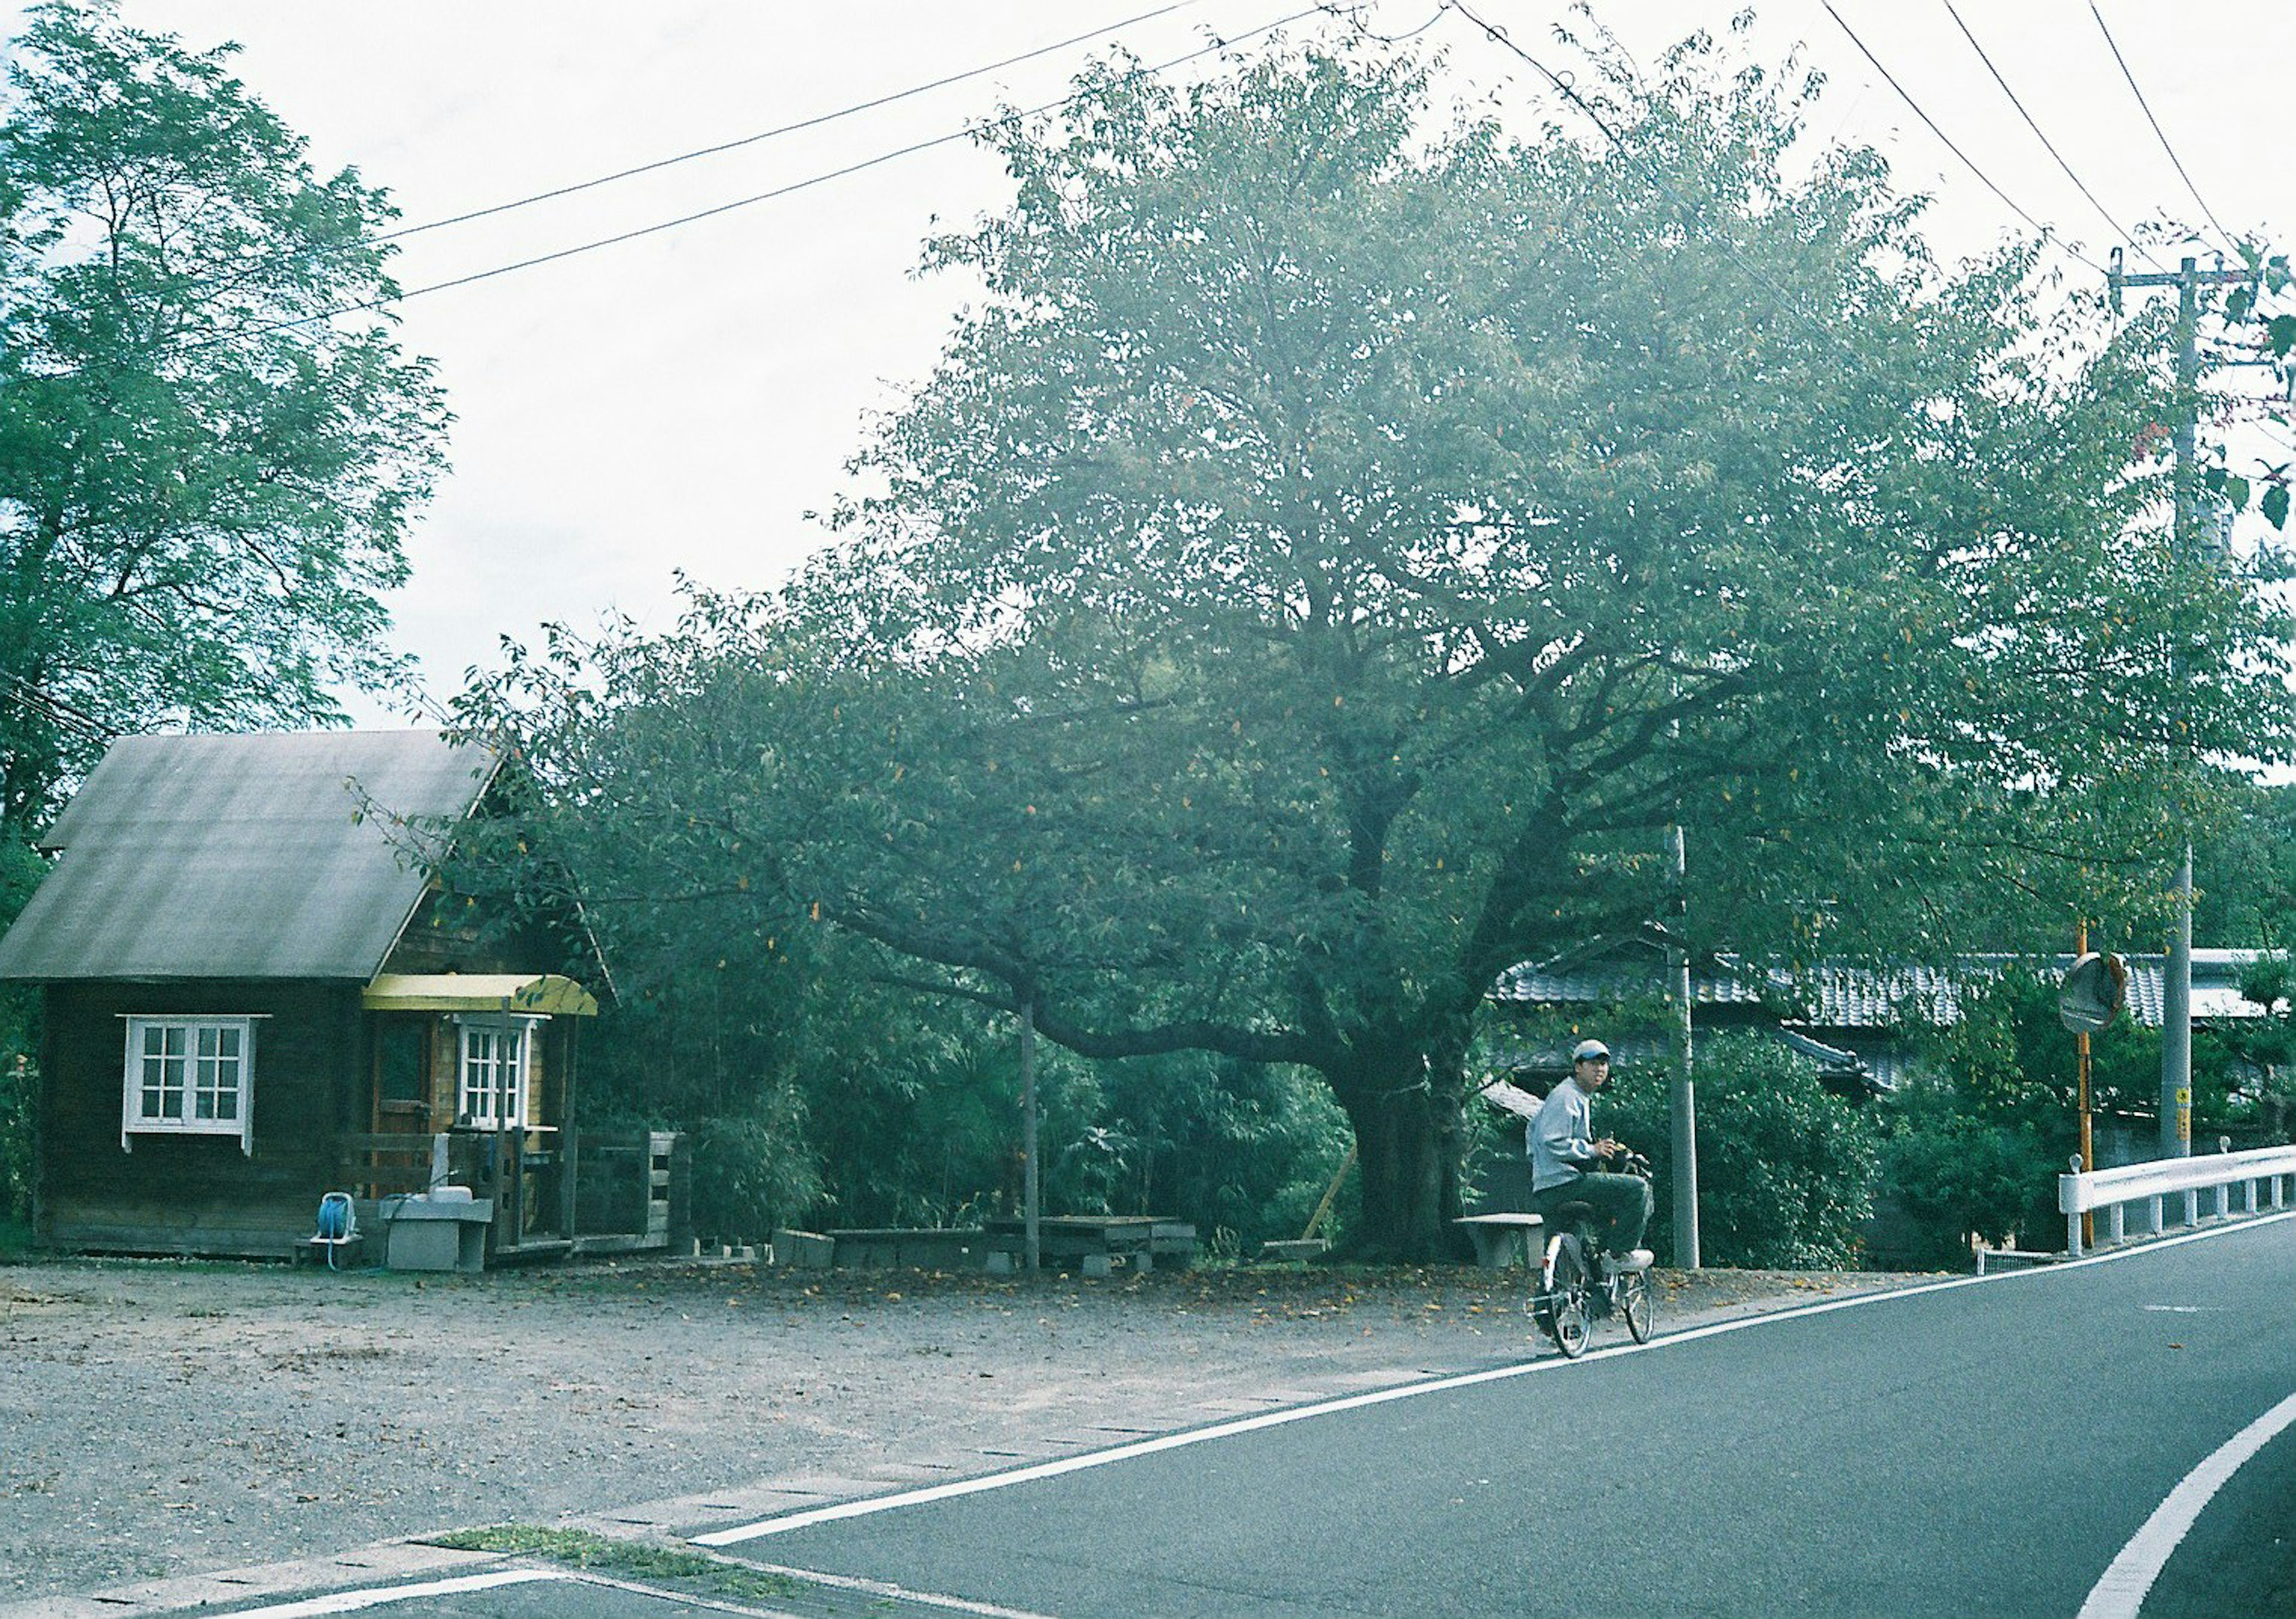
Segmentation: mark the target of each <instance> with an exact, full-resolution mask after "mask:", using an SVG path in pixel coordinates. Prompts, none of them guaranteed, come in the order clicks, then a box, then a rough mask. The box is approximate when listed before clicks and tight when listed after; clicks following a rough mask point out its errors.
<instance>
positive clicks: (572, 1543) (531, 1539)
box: [428, 1524, 820, 1603]
mask: <svg viewBox="0 0 2296 1619" xmlns="http://www.w3.org/2000/svg"><path fill="white" fill-rule="evenodd" d="M428 1543H429V1544H430V1545H433V1546H444V1547H447V1549H450V1550H456V1551H492V1552H500V1553H504V1554H506V1555H509V1556H512V1557H527V1558H548V1559H549V1560H550V1561H552V1562H553V1563H562V1564H564V1565H565V1566H568V1567H570V1568H594V1569H598V1570H601V1571H602V1572H604V1573H607V1574H619V1575H620V1576H621V1577H623V1578H624V1579H629V1580H650V1581H660V1580H668V1581H673V1582H677V1583H678V1584H679V1585H680V1586H681V1587H682V1588H684V1589H685V1590H693V1591H698V1592H700V1593H702V1594H705V1595H709V1596H714V1597H719V1598H725V1599H731V1600H734V1601H750V1602H775V1603H782V1602H787V1601H789V1600H790V1599H793V1598H795V1599H805V1598H808V1597H810V1596H812V1595H814V1594H815V1593H816V1591H817V1590H819V1589H820V1588H819V1587H817V1586H815V1585H813V1584H810V1583H808V1582H806V1581H803V1580H799V1579H796V1578H793V1577H791V1576H790V1575H787V1574H769V1573H764V1572H761V1571H758V1570H756V1569H752V1568H749V1567H747V1566H742V1565H741V1564H737V1563H731V1562H728V1561H726V1560H724V1559H721V1558H712V1557H706V1556H704V1555H702V1554H701V1553H700V1552H697V1551H690V1550H688V1549H685V1547H683V1546H664V1545H660V1544H659V1543H657V1542H653V1541H631V1540H621V1539H609V1538H607V1537H606V1536H604V1535H602V1534H595V1533H592V1532H591V1531H589V1530H586V1529H567V1528H562V1527H558V1526H554V1525H541V1524H493V1525H488V1526H486V1527H484V1528H480V1529H457V1530H454V1531H452V1532H451V1533H446V1534H439V1535H433V1536H432V1537H431V1538H430V1541H429V1542H428Z"/></svg>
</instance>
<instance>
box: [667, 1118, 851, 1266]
mask: <svg viewBox="0 0 2296 1619" xmlns="http://www.w3.org/2000/svg"><path fill="white" fill-rule="evenodd" d="M692 1145H693V1205H692V1209H693V1229H694V1230H695V1231H699V1232H701V1233H704V1234H706V1235H709V1236H714V1237H717V1238H721V1239H726V1240H739V1239H745V1238H746V1239H756V1240H760V1241H762V1240H763V1239H765V1238H767V1236H769V1235H771V1234H772V1232H773V1231H774V1230H775V1228H776V1227H779V1226H798V1227H800V1228H801V1227H802V1226H803V1225H804V1224H805V1216H806V1215H807V1214H808V1213H809V1212H810V1211H811V1210H812V1208H813V1207H814V1206H815V1205H816V1203H817V1202H818V1201H819V1200H820V1197H821V1170H820V1166H819V1165H818V1164H817V1163H816V1162H815V1160H814V1157H813V1154H812V1152H811V1150H810V1149H809V1146H808V1141H807V1138H806V1132H805V1128H804V1117H803V1104H802V1102H801V1100H800V1099H799V1097H798V1096H797V1095H796V1094H795V1093H794V1090H793V1088H792V1087H791V1086H788V1085H777V1086H774V1087H772V1088H770V1089H767V1091H766V1093H765V1095H764V1097H763V1098H762V1105H761V1106H757V1107H754V1108H752V1109H750V1110H746V1111H743V1112H741V1113H734V1114H720V1115H715V1116H708V1117H704V1118H703V1119H701V1121H700V1122H699V1124H697V1125H696V1126H695V1127H694V1129H693V1143H692Z"/></svg>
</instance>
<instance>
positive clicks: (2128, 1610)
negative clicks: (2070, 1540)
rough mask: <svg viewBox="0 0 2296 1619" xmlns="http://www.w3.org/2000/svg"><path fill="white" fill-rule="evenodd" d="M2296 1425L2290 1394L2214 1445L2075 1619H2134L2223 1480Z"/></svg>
mask: <svg viewBox="0 0 2296 1619" xmlns="http://www.w3.org/2000/svg"><path fill="white" fill-rule="evenodd" d="M2292 1422H2296V1394H2291V1395H2289V1396H2288V1398H2286V1399H2285V1400H2283V1401H2282V1402H2280V1403H2279V1404H2277V1405H2276V1406H2274V1407H2273V1408H2272V1409H2271V1410H2268V1411H2267V1412H2265V1413H2264V1415H2262V1416H2261V1417H2259V1418H2258V1419H2256V1420H2255V1421H2253V1422H2251V1423H2250V1424H2249V1425H2248V1426H2247V1427H2244V1428H2243V1429H2241V1430H2240V1432H2239V1433H2237V1434H2235V1435H2233V1436H2232V1437H2231V1438H2230V1439H2227V1440H2226V1441H2225V1442H2224V1443H2223V1444H2222V1445H2220V1446H2218V1449H2217V1451H2216V1452H2215V1454H2213V1455H2211V1456H2210V1458H2209V1459H2208V1460H2206V1461H2203V1462H2202V1463H2201V1465H2200V1466H2199V1467H2197V1468H2194V1469H2193V1470H2192V1471H2191V1472H2190V1473H2188V1474H2186V1475H2185V1482H2184V1483H2182V1484H2178V1485H2177V1487H2176V1488H2175V1489H2174V1490H2171V1491H2170V1492H2169V1499H2168V1500H2164V1501H2162V1502H2161V1504H2160V1506H2159V1507H2158V1508H2156V1509H2154V1510H2153V1516H2152V1517H2148V1518H2146V1519H2145V1520H2144V1527H2143V1528H2142V1529H2139V1530H2138V1531H2137V1532H2136V1537H2135V1538H2134V1539H2132V1540H2131V1541H2129V1542H2128V1545H2126V1546H2124V1547H2122V1548H2121V1549H2120V1556H2119V1557H2117V1558H2113V1559H2112V1566H2111V1567H2110V1568H2108V1569H2106V1570H2105V1571H2104V1577H2103V1579H2101V1580H2099V1581H2098V1582H2096V1588H2095V1590H2091V1591H2090V1592H2089V1594H2088V1600H2087V1601H2086V1602H2084V1603H2082V1604H2081V1610H2080V1615H2079V1619H2136V1610H2137V1609H2138V1608H2139V1607H2142V1606H2143V1605H2144V1597H2145V1593H2147V1592H2148V1591H2150V1590H2152V1589H2153V1581H2155V1580H2157V1579H2159V1578H2160V1577H2161V1569H2163V1568H2164V1567H2166V1566H2168V1563H2169V1554H2170V1553H2172V1552H2174V1551H2175V1550H2176V1549H2177V1547H2178V1546H2179V1545H2180V1544H2182V1543H2183V1541H2184V1539H2185V1535H2186V1534H2187V1533H2190V1532H2191V1530H2192V1527H2193V1525H2194V1523H2196V1522H2198V1521H2199V1518H2200V1516H2201V1511H2202V1509H2203V1508H2205V1507H2206V1506H2207V1505H2208V1504H2209V1501H2210V1499H2211V1498H2213V1497H2214V1496H2215V1494H2216V1492H2218V1490H2221V1489H2222V1488H2224V1486H2225V1482H2226V1480H2227V1479H2229V1478H2231V1477H2232V1476H2233V1475H2234V1474H2235V1473H2237V1472H2239V1471H2240V1468H2241V1464H2242V1463H2243V1462H2244V1461H2246V1460H2249V1458H2251V1457H2252V1456H2254V1455H2255V1454H2256V1453H2257V1452H2258V1451H2260V1450H2262V1449H2263V1448H2264V1447H2265V1446H2266V1445H2267V1444H2269V1443H2272V1441H2273V1439H2274V1437H2275V1436H2276V1435H2278V1434H2279V1433H2280V1431H2281V1430H2282V1429H2283V1428H2284V1427H2287V1426H2288V1425H2289V1424H2290V1423H2292Z"/></svg>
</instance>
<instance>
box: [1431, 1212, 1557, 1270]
mask: <svg viewBox="0 0 2296 1619" xmlns="http://www.w3.org/2000/svg"><path fill="white" fill-rule="evenodd" d="M1452 1223H1453V1224H1455V1225H1457V1226H1461V1227H1464V1229H1465V1231H1466V1233H1467V1236H1468V1238H1469V1239H1471V1240H1472V1242H1473V1243H1474V1245H1475V1263H1476V1264H1478V1265H1480V1266H1481V1267H1482V1268H1483V1269H1484V1270H1486V1271H1500V1270H1505V1268H1506V1267H1507V1266H1508V1265H1510V1264H1522V1265H1529V1264H1531V1263H1534V1262H1533V1260H1532V1258H1531V1255H1533V1254H1535V1253H1536V1252H1538V1240H1539V1239H1538V1236H1536V1235H1535V1233H1539V1232H1543V1231H1544V1230H1545V1228H1546V1221H1544V1220H1542V1219H1540V1218H1539V1217H1538V1215H1537V1214H1463V1215H1461V1216H1460V1217H1459V1218H1458V1219H1457V1220H1456V1221H1454V1222H1452Z"/></svg>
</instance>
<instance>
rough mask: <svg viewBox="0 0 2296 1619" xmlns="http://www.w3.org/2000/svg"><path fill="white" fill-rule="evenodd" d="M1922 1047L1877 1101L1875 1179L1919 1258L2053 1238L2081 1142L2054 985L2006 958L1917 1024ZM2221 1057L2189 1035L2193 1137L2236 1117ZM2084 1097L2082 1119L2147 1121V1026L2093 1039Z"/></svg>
mask: <svg viewBox="0 0 2296 1619" xmlns="http://www.w3.org/2000/svg"><path fill="white" fill-rule="evenodd" d="M2233 1055H2234V1054H2233V1052H2232V1051H2230V1050H2229V1049H2228V1048H2227V1045H2226V1041H2225V1039H2224V1037H2223V1036H2221V1035H2220V1034H2218V1033H2217V1032H2215V1031H2211V1030H2205V1029H2204V1030H2201V1031H2197V1032H2196V1034H2195V1036H2194V1042H2193V1116H2194V1132H2195V1133H2196V1134H2205V1133H2207V1132H2211V1131H2214V1130H2217V1129H2220V1128H2222V1127H2224V1126H2226V1124H2232V1123H2235V1122H2238V1120H2239V1119H2240V1117H2241V1113H2242V1109H2241V1108H2239V1107H2238V1106H2237V1105H2236V1099H2235V1074H2236V1071H2237V1070H2236V1067H2235V1062H2234V1061H2233ZM1923 1067H1924V1068H1925V1069H1926V1070H1927V1073H1926V1074H1925V1075H1917V1076H1916V1077H1915V1079H1914V1080H1913V1081H1911V1082H1910V1083H1907V1085H1905V1086H1904V1087H1903V1088H1902V1089H1901V1090H1900V1092H1899V1093H1898V1095H1896V1096H1894V1097H1891V1098H1890V1099H1889V1100H1887V1101H1886V1102H1884V1103H1882V1105H1881V1108H1882V1118H1883V1121H1884V1124H1885V1128H1886V1130H1887V1133H1888V1140H1887V1142H1886V1144H1885V1146H1884V1149H1883V1165H1884V1184H1885V1185H1886V1186H1887V1187H1888V1189H1889V1190H1890V1192H1891V1193H1892V1194H1893V1195H1894V1197H1895V1198H1897V1200H1898V1203H1899V1205H1900V1206H1902V1207H1903V1209H1904V1210H1905V1212H1906V1213H1907V1214H1908V1215H1909V1216H1910V1217H1911V1219H1912V1222H1913V1224H1914V1227H1915V1247H1916V1248H1917V1249H1918V1250H1919V1256H1920V1257H1921V1258H1923V1259H1924V1260H1925V1261H1927V1262H1929V1263H1939V1264H1956V1265H1961V1264H1966V1263H1969V1255H1970V1240H1971V1239H1972V1238H1981V1239H1984V1240H1985V1241H1986V1242H1987V1243H1989V1244H1992V1245H1995V1246H1999V1245H2002V1244H2005V1243H2009V1242H2012V1241H2014V1242H2015V1243H2016V1244H2017V1245H2018V1246H2021V1247H2039V1248H2054V1247H2058V1246H2059V1245H2061V1244H2062V1241H2063V1237H2064V1222H2063V1217H2062V1214H2059V1212H2058V1209H2057V1176H2058V1175H2060V1174H2061V1173H2063V1172H2064V1169H2065V1167H2066V1165H2067V1164H2068V1163H2069V1162H2070V1160H2071V1158H2072V1157H2074V1156H2075V1155H2076V1154H2077V1153H2078V1152H2079V1148H2080V1113H2079V1089H2080V1075H2079V1048H2078V1047H2077V1045H2076V1044H2075V1042H2074V1039H2073V1036H2072V1035H2071V1034H2068V1033H2066V1032H2065V1028H2064V1026H2063V1024H2062V1022H2060V1021H2059V1020H2058V1017H2057V988H2056V985H2054V983H2052V982H2050V981H2049V980H2047V979H2046V978H2044V977H2041V976H2039V975H2038V973H2036V972H2034V971H2033V970H2031V969H2026V968H2022V967H2015V968H2012V969H2009V970H2008V971H2006V972H2005V973H2004V974H2002V976H2001V977H1999V978H1998V979H1997V980H1996V981H1994V982H1993V983H1991V984H1989V985H1983V986H1981V987H1979V988H1974V989H1972V990H1969V991H1966V992H1964V995H1963V997H1962V1016H1961V1019H1960V1021H1959V1022H1957V1023H1956V1024H1954V1025H1952V1026H1949V1027H1947V1028H1942V1029H1932V1030H1931V1031H1929V1032H1928V1033H1927V1034H1925V1035H1924V1036H1923ZM2089 1095H2090V1107H2091V1111H2092V1116H2094V1117H2095V1118H2099V1119H2110V1118H2111V1117H2112V1116H2138V1117H2142V1118H2145V1119H2148V1120H2157V1118H2158V1117H2159V1108H2160V1096H2161V1036H2160V1034H2159V1032H2158V1031H2156V1030H2153V1029H2148V1028H2145V1027H2144V1026H2141V1025H2139V1024H2138V1023H2137V1022H2136V1020H2135V1019H2134V1018H2120V1019H2118V1020H2116V1021H2115V1022H2114V1023H2112V1025H2111V1026H2108V1027H2106V1028H2105V1029H2104V1030H2103V1032H2101V1033H2099V1034H2095V1035H2092V1036H2091V1037H2090V1076H2089ZM2251 1106H2252V1103H2251ZM2153 1127H2154V1126H2153V1125H2151V1124H2148V1125H2147V1128H2153Z"/></svg>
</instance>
